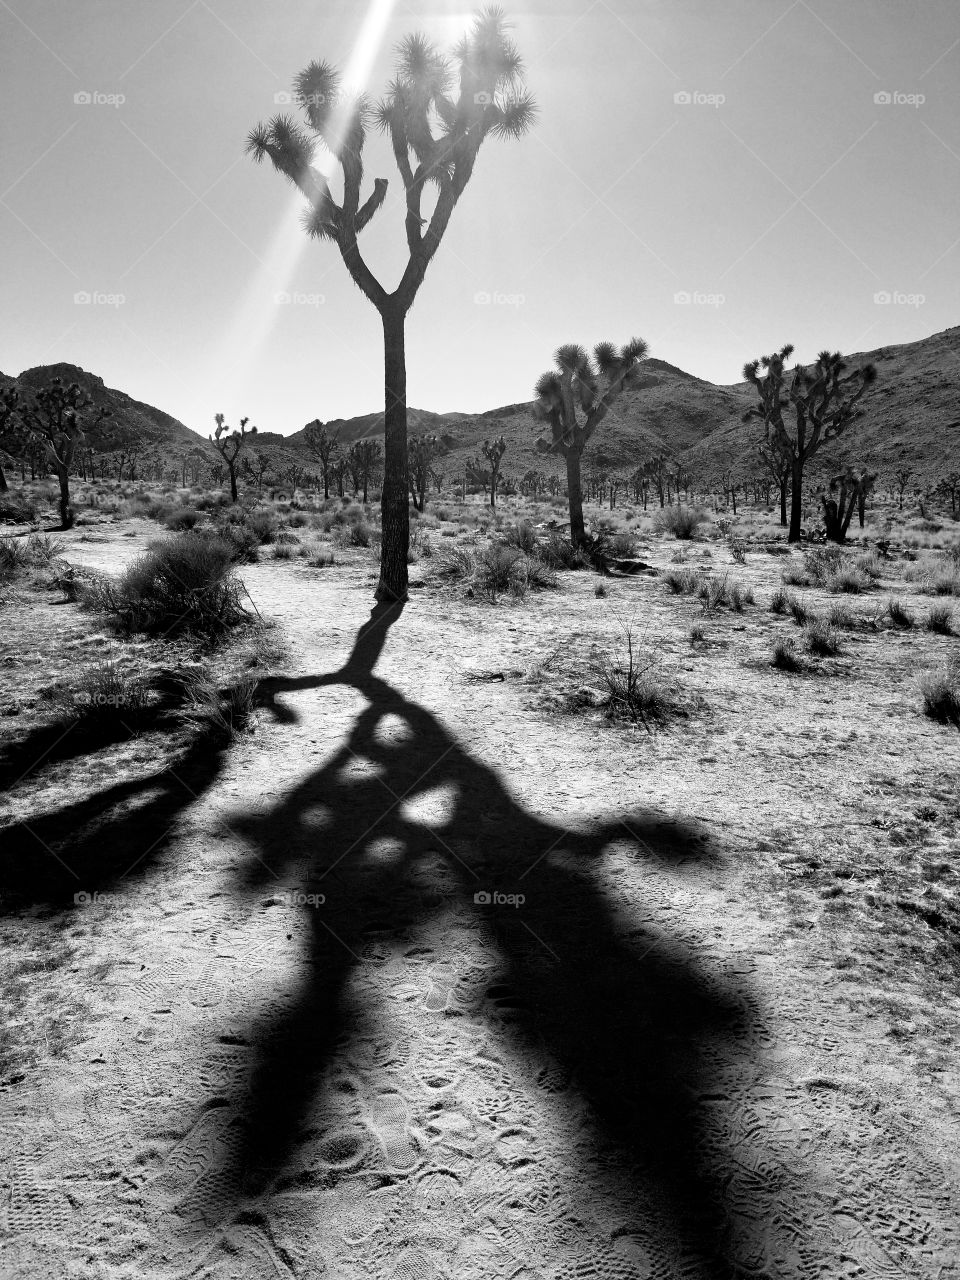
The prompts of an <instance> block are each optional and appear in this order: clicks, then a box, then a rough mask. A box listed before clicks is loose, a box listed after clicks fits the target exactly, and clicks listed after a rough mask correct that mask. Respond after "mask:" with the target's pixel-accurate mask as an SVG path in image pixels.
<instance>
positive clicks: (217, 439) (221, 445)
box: [208, 413, 257, 502]
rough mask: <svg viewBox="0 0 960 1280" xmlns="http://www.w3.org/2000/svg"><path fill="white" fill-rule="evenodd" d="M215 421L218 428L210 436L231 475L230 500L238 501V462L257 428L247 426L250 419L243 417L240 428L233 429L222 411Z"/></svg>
mask: <svg viewBox="0 0 960 1280" xmlns="http://www.w3.org/2000/svg"><path fill="white" fill-rule="evenodd" d="M214 421H215V422H216V424H217V429H216V431H215V432H214V433H213V435H212V436H209V437H208V438H209V440H210V443H211V444H212V445H213V446H214V448H215V449H216V450H217V452H218V453H219V454H220V457H221V458H222V459H223V460H224V462H225V463H226V465H227V471H228V473H229V475H230V500H231V502H236V500H237V463H238V460H239V458H240V455H241V453H242V452H243V449H244V446H245V445H246V443H247V441H248V440H249V438H250V437H251V436H255V435H256V434H257V428H256V427H248V426H247V423H248V422H249V421H250V419H249V418H241V419H240V426H239V428H235V429H234V430H233V431H231V430H230V428H229V427H228V426H227V425H226V422H225V421H224V417H223V414H222V413H218V414H217V415H216V417H215V418H214Z"/></svg>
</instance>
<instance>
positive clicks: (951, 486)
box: [937, 471, 960, 520]
mask: <svg viewBox="0 0 960 1280" xmlns="http://www.w3.org/2000/svg"><path fill="white" fill-rule="evenodd" d="M937 488H938V489H939V490H940V492H941V493H942V494H943V495H944V496H945V497H949V499H950V514H951V515H952V516H953V518H954V520H956V519H957V516H958V515H960V511H958V509H957V507H958V504H957V499H958V498H960V471H951V472H949V473H948V474H947V475H945V476H944V477H943V479H942V480H941V481H940V483H939V484H938V485H937Z"/></svg>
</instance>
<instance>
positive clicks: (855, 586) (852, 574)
mask: <svg viewBox="0 0 960 1280" xmlns="http://www.w3.org/2000/svg"><path fill="white" fill-rule="evenodd" d="M825 585H826V587H827V589H828V590H829V591H840V592H843V593H844V594H846V595H859V594H860V593H861V591H869V589H870V587H871V585H872V579H871V578H870V577H869V576H868V575H867V574H865V573H863V572H862V571H861V570H860V569H857V568H855V567H854V566H853V565H844V566H843V568H841V569H839V570H838V571H837V572H836V573H832V574H831V575H830V576H829V577H828V578H827V580H826V583H825Z"/></svg>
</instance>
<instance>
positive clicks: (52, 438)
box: [14, 378, 111, 529]
mask: <svg viewBox="0 0 960 1280" xmlns="http://www.w3.org/2000/svg"><path fill="white" fill-rule="evenodd" d="M14 413H15V414H16V421H17V423H18V429H19V431H20V432H21V433H22V434H24V435H25V436H26V437H27V439H28V440H32V441H34V442H36V443H37V444H39V445H41V446H42V447H43V450H44V453H45V455H46V460H47V462H48V464H49V465H50V467H51V469H52V470H53V471H54V472H55V473H56V477H57V481H58V482H59V485H60V523H61V525H62V527H63V528H64V529H70V528H72V526H73V522H74V519H75V516H74V512H73V508H72V506H71V505H70V471H71V469H72V467H73V463H74V458H75V457H76V454H77V451H78V450H79V449H81V448H82V447H83V445H84V444H85V443H86V432H87V431H91V430H93V428H94V427H96V426H98V424H99V423H101V422H102V421H103V420H104V419H105V418H109V417H110V416H111V410H110V409H107V408H104V407H102V406H98V405H95V404H94V402H93V399H92V398H91V397H90V396H89V395H87V393H86V392H85V391H84V390H83V389H82V387H81V386H80V384H79V383H77V382H71V383H70V384H69V385H67V386H65V385H64V383H63V381H62V380H61V379H60V378H53V379H51V381H50V383H49V385H48V386H46V387H41V388H39V389H38V390H37V391H33V392H31V393H30V394H29V395H27V394H25V393H24V392H23V390H22V389H21V394H20V399H19V401H18V403H17V405H16V407H15V410H14Z"/></svg>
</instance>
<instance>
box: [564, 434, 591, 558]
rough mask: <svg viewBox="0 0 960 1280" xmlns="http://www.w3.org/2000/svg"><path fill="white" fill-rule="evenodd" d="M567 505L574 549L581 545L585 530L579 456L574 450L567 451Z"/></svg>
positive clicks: (584, 537)
mask: <svg viewBox="0 0 960 1280" xmlns="http://www.w3.org/2000/svg"><path fill="white" fill-rule="evenodd" d="M567 505H568V506H569V508H570V541H571V542H572V543H573V545H574V546H575V547H580V546H582V545H583V543H584V540H585V539H586V536H587V534H586V530H585V528H584V525H583V485H582V483H581V481H580V455H579V453H577V451H576V450H575V449H568V450H567Z"/></svg>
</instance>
